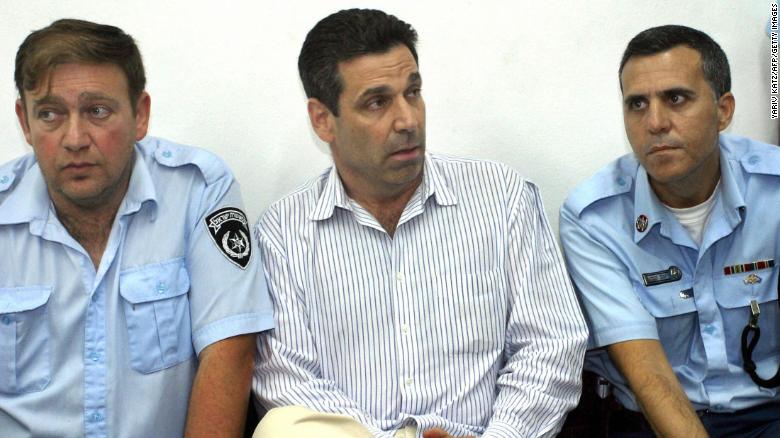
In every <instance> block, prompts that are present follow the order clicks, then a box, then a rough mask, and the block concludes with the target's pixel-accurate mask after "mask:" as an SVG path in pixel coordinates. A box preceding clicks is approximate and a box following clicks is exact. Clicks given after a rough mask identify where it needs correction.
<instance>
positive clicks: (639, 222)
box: [636, 214, 648, 233]
mask: <svg viewBox="0 0 780 438" xmlns="http://www.w3.org/2000/svg"><path fill="white" fill-rule="evenodd" d="M647 223H648V219H647V216H645V215H643V214H640V215H639V217H638V218H636V230H637V231H639V232H640V233H644V232H645V230H646V229H647Z"/></svg>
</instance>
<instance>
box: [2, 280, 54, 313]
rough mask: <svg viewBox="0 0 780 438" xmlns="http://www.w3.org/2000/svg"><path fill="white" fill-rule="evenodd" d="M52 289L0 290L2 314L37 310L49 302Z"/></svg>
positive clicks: (18, 288)
mask: <svg viewBox="0 0 780 438" xmlns="http://www.w3.org/2000/svg"><path fill="white" fill-rule="evenodd" d="M52 289H53V288H52V287H51V286H25V287H5V288H0V314H2V313H16V312H26V311H28V310H32V309H37V308H38V307H41V306H42V305H44V304H46V303H47V302H48V301H49V297H50V296H51V291H52Z"/></svg>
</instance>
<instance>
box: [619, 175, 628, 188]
mask: <svg viewBox="0 0 780 438" xmlns="http://www.w3.org/2000/svg"><path fill="white" fill-rule="evenodd" d="M617 183H618V185H619V186H624V185H626V179H625V178H623V177H622V176H619V177H618V179H617Z"/></svg>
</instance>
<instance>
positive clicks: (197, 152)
mask: <svg viewBox="0 0 780 438" xmlns="http://www.w3.org/2000/svg"><path fill="white" fill-rule="evenodd" d="M140 143H141V146H142V147H143V148H145V149H146V150H147V151H151V153H152V154H153V156H154V159H155V161H157V162H158V163H160V164H161V165H163V166H165V167H181V166H187V165H194V166H196V167H197V168H198V169H199V170H200V172H201V174H202V175H203V178H204V179H205V180H206V184H208V185H210V184H212V183H214V182H215V181H217V180H219V179H220V178H224V177H225V176H231V173H230V170H229V168H228V166H227V165H226V164H225V162H224V161H222V159H221V158H219V157H218V156H216V155H215V154H213V153H211V152H209V151H207V150H204V149H200V148H197V147H194V146H187V145H183V144H178V143H173V142H170V141H167V140H161V139H158V138H154V137H147V138H145V139H144V140H142V141H141V142H140Z"/></svg>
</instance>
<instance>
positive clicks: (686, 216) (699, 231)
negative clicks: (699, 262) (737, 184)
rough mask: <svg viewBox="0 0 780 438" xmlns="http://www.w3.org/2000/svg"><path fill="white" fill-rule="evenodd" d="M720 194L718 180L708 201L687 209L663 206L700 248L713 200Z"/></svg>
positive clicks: (713, 203)
mask: <svg viewBox="0 0 780 438" xmlns="http://www.w3.org/2000/svg"><path fill="white" fill-rule="evenodd" d="M719 193H720V180H718V184H717V185H716V186H715V190H713V191H712V194H711V195H710V197H709V199H707V200H706V201H704V202H702V203H701V204H699V205H694V206H693V207H688V208H674V207H669V206H668V205H666V204H664V207H666V208H667V209H668V210H669V211H671V212H672V213H673V214H674V216H675V217H676V218H677V220H678V221H679V222H680V225H682V226H683V227H684V228H685V229H686V230H688V233H689V234H690V235H691V238H692V239H693V241H694V242H696V245H698V246H701V238H702V236H703V235H704V227H705V226H707V220H708V219H709V218H710V213H711V212H712V207H713V206H714V205H715V199H716V198H717V195H718V194H719Z"/></svg>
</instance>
